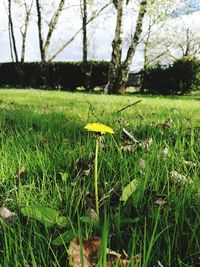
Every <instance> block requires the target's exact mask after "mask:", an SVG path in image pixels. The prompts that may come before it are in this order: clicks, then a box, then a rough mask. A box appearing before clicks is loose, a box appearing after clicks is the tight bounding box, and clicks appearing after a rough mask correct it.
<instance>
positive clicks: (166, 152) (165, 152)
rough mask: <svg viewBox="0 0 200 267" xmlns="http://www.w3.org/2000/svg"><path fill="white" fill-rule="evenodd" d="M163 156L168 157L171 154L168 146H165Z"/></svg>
mask: <svg viewBox="0 0 200 267" xmlns="http://www.w3.org/2000/svg"><path fill="white" fill-rule="evenodd" d="M162 154H163V156H164V157H165V158H166V157H167V156H168V155H169V149H168V147H165V148H164V149H163V151H162Z"/></svg>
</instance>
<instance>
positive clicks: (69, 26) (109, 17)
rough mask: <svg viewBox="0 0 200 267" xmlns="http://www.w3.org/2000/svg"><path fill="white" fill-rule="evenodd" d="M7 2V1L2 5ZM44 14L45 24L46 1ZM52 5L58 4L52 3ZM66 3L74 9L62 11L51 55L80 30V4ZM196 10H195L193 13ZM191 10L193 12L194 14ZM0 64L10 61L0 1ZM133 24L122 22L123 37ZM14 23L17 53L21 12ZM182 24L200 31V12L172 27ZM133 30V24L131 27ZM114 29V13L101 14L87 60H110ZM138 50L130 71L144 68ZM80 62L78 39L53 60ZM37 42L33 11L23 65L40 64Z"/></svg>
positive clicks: (130, 19)
mask: <svg viewBox="0 0 200 267" xmlns="http://www.w3.org/2000/svg"><path fill="white" fill-rule="evenodd" d="M5 2H6V1H5ZM46 2H47V3H48V4H49V5H47V10H49V12H47V13H45V14H44V21H45V20H48V19H49V18H50V17H51V14H52V13H51V12H50V10H52V6H51V5H50V1H46ZM54 2H55V3H56V2H57V0H55V1H54ZM68 2H71V3H73V5H75V7H71V8H68V9H65V10H64V12H63V14H62V17H61V18H60V20H59V24H58V26H57V29H56V31H55V34H54V35H53V39H52V45H51V46H50V54H52V53H53V52H54V51H56V49H57V48H58V47H60V46H61V45H62V43H63V42H64V41H65V40H68V39H69V38H70V37H71V36H72V35H73V33H74V32H75V31H76V30H78V29H79V28H80V26H81V19H80V11H79V7H78V6H76V5H79V0H73V1H70V0H68ZM105 2H106V1H103V0H102V1H100V0H99V3H105ZM192 2H193V5H191V6H190V9H192V8H193V9H194V7H197V4H198V3H199V8H200V1H199V0H192ZM196 10H197V8H195V11H196ZM193 11H194V10H192V12H193ZM0 12H1V16H0V48H1V52H0V62H9V61H11V56H10V50H9V41H8V31H7V28H8V26H7V25H8V18H7V12H6V8H5V6H4V0H0ZM184 12H185V11H184V10H180V14H181V13H184ZM133 20H134V16H133V15H131V14H130V15H128V16H127V17H126V20H125V36H126V35H128V34H130V33H131V29H132V28H131V24H132V22H133ZM13 22H14V26H15V35H16V40H17V46H18V50H19V51H20V49H21V34H20V26H21V25H22V22H23V12H22V11H21V10H20V9H16V7H14V8H13ZM45 23H46V22H44V34H45V28H46V27H45ZM174 23H177V24H180V25H181V24H183V23H187V24H188V25H191V26H192V25H198V27H199V28H200V25H199V23H200V12H195V13H192V14H190V15H187V16H181V17H178V18H174V19H173V24H174ZM133 26H134V24H133ZM114 29H115V13H114V12H113V8H112V7H110V8H108V10H107V11H106V12H104V13H103V15H101V16H100V17H99V18H98V19H96V20H95V21H94V22H93V23H92V24H91V25H90V27H89V58H90V59H99V60H110V57H111V42H112V39H113V36H114ZM140 50H141V49H139V50H138V51H137V53H136V55H135V58H134V59H133V64H132V69H134V70H138V69H140V68H141V67H142V65H143V57H142V54H141V51H140ZM81 59H82V50H81V35H79V36H78V37H77V38H76V39H75V41H74V42H73V43H71V44H70V45H69V46H68V47H67V48H66V49H65V50H64V51H63V52H62V53H60V54H59V55H58V56H57V57H56V60H57V61H59V60H65V61H68V60H81ZM39 60H40V54H39V42H38V31H37V27H36V16H35V11H34V10H33V16H32V20H31V23H30V27H29V29H28V36H27V51H26V56H25V61H39Z"/></svg>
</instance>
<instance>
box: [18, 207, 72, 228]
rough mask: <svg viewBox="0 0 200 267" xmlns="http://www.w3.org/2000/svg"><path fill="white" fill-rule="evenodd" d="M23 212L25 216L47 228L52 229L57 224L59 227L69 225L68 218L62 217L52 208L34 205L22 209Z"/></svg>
mask: <svg viewBox="0 0 200 267" xmlns="http://www.w3.org/2000/svg"><path fill="white" fill-rule="evenodd" d="M21 212H22V214H23V215H24V216H28V217H29V218H32V219H35V220H38V221H40V222H41V223H43V224H44V225H46V226H47V227H51V226H53V225H56V224H57V225H59V226H66V225H67V224H68V221H67V218H66V217H63V216H60V215H59V212H58V211H57V210H55V209H52V208H48V207H44V206H40V205H33V206H29V207H24V208H22V209H21Z"/></svg>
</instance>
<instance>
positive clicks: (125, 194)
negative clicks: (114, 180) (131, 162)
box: [120, 179, 138, 203]
mask: <svg viewBox="0 0 200 267" xmlns="http://www.w3.org/2000/svg"><path fill="white" fill-rule="evenodd" d="M137 186H138V181H137V180H136V179H134V180H133V181H131V182H130V183H129V184H128V185H127V186H125V187H124V189H123V191H122V195H121V197H120V201H124V203H125V202H126V201H127V200H128V199H129V197H130V196H131V195H132V194H133V193H134V192H135V191H136V189H137Z"/></svg>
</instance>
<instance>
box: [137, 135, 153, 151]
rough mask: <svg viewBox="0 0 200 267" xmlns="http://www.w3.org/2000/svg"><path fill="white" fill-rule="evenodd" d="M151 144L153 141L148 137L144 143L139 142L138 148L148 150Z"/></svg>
mask: <svg viewBox="0 0 200 267" xmlns="http://www.w3.org/2000/svg"><path fill="white" fill-rule="evenodd" d="M152 143H153V139H152V138H151V137H150V138H147V139H146V140H144V141H140V143H139V147H141V148H146V149H149V147H150V146H151V145H152Z"/></svg>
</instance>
